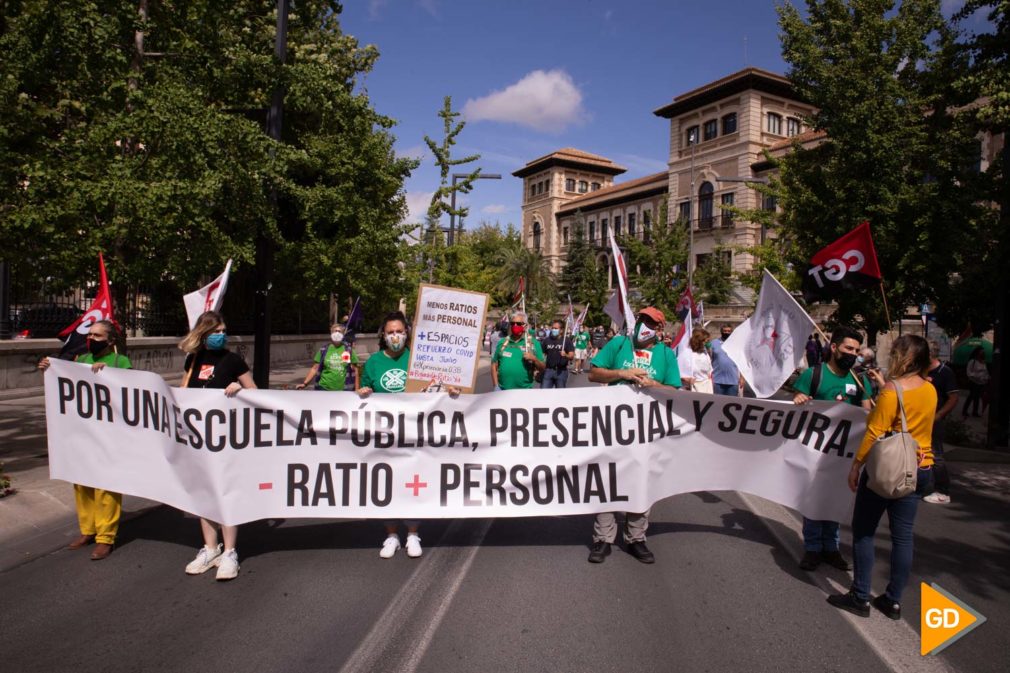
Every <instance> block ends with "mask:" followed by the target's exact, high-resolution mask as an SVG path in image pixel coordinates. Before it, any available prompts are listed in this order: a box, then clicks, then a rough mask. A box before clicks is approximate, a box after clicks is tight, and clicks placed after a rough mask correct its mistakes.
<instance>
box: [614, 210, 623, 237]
mask: <svg viewBox="0 0 1010 673" xmlns="http://www.w3.org/2000/svg"><path fill="white" fill-rule="evenodd" d="M620 235H621V216H620V215H615V216H614V236H620Z"/></svg>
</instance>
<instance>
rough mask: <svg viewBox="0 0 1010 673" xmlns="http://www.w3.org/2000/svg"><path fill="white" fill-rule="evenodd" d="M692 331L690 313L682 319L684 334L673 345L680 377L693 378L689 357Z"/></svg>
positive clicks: (692, 322) (691, 361)
mask: <svg viewBox="0 0 1010 673" xmlns="http://www.w3.org/2000/svg"><path fill="white" fill-rule="evenodd" d="M693 331H694V321H693V319H692V318H691V312H690V311H688V312H687V316H686V317H685V318H684V332H683V333H682V334H681V335H680V340H679V341H678V342H677V343H675V344H674V345H673V347H674V348H675V349H676V351H677V368H678V369H680V375H681V376H686V377H687V378H694V359H693V357H694V356H692V355H691V332H693Z"/></svg>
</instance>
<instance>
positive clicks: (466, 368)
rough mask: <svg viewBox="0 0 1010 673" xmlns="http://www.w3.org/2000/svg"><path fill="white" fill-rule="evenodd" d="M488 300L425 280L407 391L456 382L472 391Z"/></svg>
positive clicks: (485, 296)
mask: <svg viewBox="0 0 1010 673" xmlns="http://www.w3.org/2000/svg"><path fill="white" fill-rule="evenodd" d="M488 303H489V298H488V295H486V294H483V293H481V292H470V291H468V290H459V289H456V288H452V287H443V286H441V285H427V284H424V283H422V284H421V287H420V289H419V290H418V293H417V309H416V310H415V311H414V328H413V331H412V332H411V343H410V365H409V367H408V369H407V392H417V391H419V390H425V389H428V388H429V387H434V388H438V387H439V385H441V386H454V387H456V388H459V389H461V390H462V391H463V392H467V393H470V392H473V389H474V387H475V386H476V385H477V365H478V363H479V362H480V354H481V346H482V344H483V343H484V320H485V319H486V318H487V308H488Z"/></svg>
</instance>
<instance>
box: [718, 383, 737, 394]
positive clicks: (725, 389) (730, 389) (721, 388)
mask: <svg viewBox="0 0 1010 673" xmlns="http://www.w3.org/2000/svg"><path fill="white" fill-rule="evenodd" d="M712 385H713V387H714V388H715V394H716V395H729V396H730V397H736V396H737V395H738V394H739V393H740V386H739V385H737V384H736V383H714V384H712Z"/></svg>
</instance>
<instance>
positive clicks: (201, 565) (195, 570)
mask: <svg viewBox="0 0 1010 673" xmlns="http://www.w3.org/2000/svg"><path fill="white" fill-rule="evenodd" d="M220 561H221V545H218V546H217V548H216V549H211V548H210V547H207V546H204V547H202V548H201V549H200V551H198V552H197V553H196V558H195V559H193V560H192V561H190V562H189V565H187V566H186V574H187V575H200V574H201V573H205V572H207V571H208V570H210V569H211V568H213V567H214V566H216V565H217V564H218V563H219V562H220Z"/></svg>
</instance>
